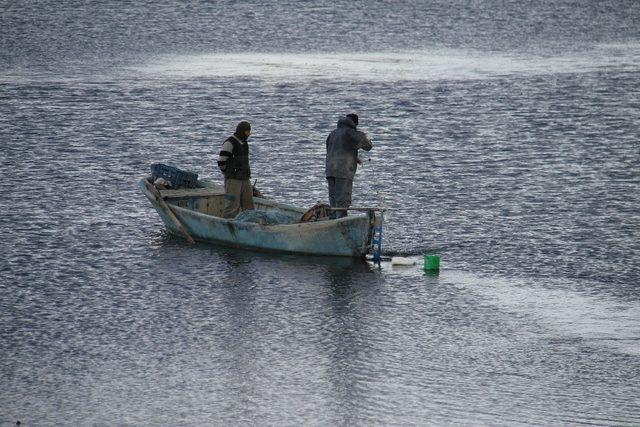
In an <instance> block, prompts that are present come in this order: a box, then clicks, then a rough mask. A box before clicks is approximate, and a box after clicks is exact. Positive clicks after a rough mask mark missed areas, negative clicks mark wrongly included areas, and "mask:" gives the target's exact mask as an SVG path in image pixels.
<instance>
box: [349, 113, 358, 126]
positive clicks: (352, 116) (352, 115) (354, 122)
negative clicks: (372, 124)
mask: <svg viewBox="0 0 640 427" xmlns="http://www.w3.org/2000/svg"><path fill="white" fill-rule="evenodd" d="M347 117H349V118H350V119H351V120H352V121H353V124H354V125H356V126H358V115H357V114H347Z"/></svg>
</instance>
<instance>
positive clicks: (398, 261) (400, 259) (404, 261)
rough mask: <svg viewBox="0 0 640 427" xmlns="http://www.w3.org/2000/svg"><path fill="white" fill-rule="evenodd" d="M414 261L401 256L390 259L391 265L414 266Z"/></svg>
mask: <svg viewBox="0 0 640 427" xmlns="http://www.w3.org/2000/svg"><path fill="white" fill-rule="evenodd" d="M415 263H416V260H415V259H413V258H404V257H401V256H394V257H392V258H391V265H415Z"/></svg>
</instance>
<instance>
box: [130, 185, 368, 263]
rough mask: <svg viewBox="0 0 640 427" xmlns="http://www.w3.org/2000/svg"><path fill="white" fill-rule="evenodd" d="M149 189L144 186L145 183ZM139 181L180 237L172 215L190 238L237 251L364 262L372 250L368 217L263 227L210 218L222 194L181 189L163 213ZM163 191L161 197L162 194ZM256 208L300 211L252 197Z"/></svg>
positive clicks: (293, 214)
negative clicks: (332, 257) (354, 259)
mask: <svg viewBox="0 0 640 427" xmlns="http://www.w3.org/2000/svg"><path fill="white" fill-rule="evenodd" d="M147 185H148V184H147ZM147 185H145V183H144V180H141V181H140V188H141V190H142V192H143V193H144V195H145V196H147V198H148V199H149V201H150V202H151V204H152V206H153V207H154V208H155V209H156V211H157V212H158V214H159V215H160V218H161V219H162V221H163V222H164V224H165V226H166V227H167V229H168V230H169V231H170V232H172V233H174V234H177V235H181V234H183V233H182V231H181V230H180V228H179V225H178V224H176V221H175V219H174V218H172V217H171V216H172V215H171V213H172V214H173V215H175V218H177V219H178V221H179V222H180V223H181V224H182V226H183V227H184V228H185V229H186V231H187V232H188V233H189V235H191V237H193V239H195V240H197V241H201V242H208V243H213V244H218V245H224V246H230V247H235V248H245V249H252V250H259V251H268V252H281V253H294V254H308V255H330V256H348V257H364V256H365V255H366V254H367V253H368V252H369V250H370V246H371V232H372V227H371V225H372V224H371V222H372V219H371V218H370V217H369V216H368V215H349V216H347V217H344V218H340V219H336V220H326V221H317V222H306V223H295V224H282V225H261V224H256V223H252V222H239V221H234V220H230V219H224V218H221V217H219V216H215V215H211V214H209V212H212V211H216V212H219V211H220V209H221V206H222V205H223V203H224V201H223V197H224V193H223V192H221V191H220V190H219V189H218V190H216V189H212V190H209V191H207V190H193V191H188V190H185V191H183V192H182V193H181V192H180V190H176V191H174V193H175V194H172V195H171V196H170V197H167V196H163V197H162V198H163V199H164V203H165V206H168V207H169V208H170V210H171V212H167V211H166V210H165V209H164V208H163V207H162V206H161V205H160V203H159V201H158V200H157V198H156V195H154V194H153V193H152V192H151V191H149V189H148V188H147ZM166 193H167V192H163V194H166ZM254 203H255V205H256V208H257V209H261V210H267V211H272V210H276V211H278V212H280V213H285V214H287V215H289V216H291V217H292V218H300V217H301V216H302V214H303V213H304V209H300V208H296V207H293V206H289V205H286V204H281V203H276V202H273V201H270V200H266V199H261V198H255V200H254Z"/></svg>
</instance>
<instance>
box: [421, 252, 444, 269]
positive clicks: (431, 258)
mask: <svg viewBox="0 0 640 427" xmlns="http://www.w3.org/2000/svg"><path fill="white" fill-rule="evenodd" d="M424 269H425V270H426V271H438V270H440V257H439V256H438V255H434V254H426V255H425V256H424Z"/></svg>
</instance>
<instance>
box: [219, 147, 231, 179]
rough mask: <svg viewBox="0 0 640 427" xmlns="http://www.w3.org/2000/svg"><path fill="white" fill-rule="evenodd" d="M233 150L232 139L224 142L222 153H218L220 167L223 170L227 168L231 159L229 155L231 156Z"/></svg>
mask: <svg viewBox="0 0 640 427" xmlns="http://www.w3.org/2000/svg"><path fill="white" fill-rule="evenodd" d="M232 152H233V144H232V143H231V141H229V140H226V141H225V142H224V144H222V149H221V150H220V154H218V167H219V168H220V170H221V171H222V172H224V171H225V170H227V161H228V160H229V157H231V153H232Z"/></svg>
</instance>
